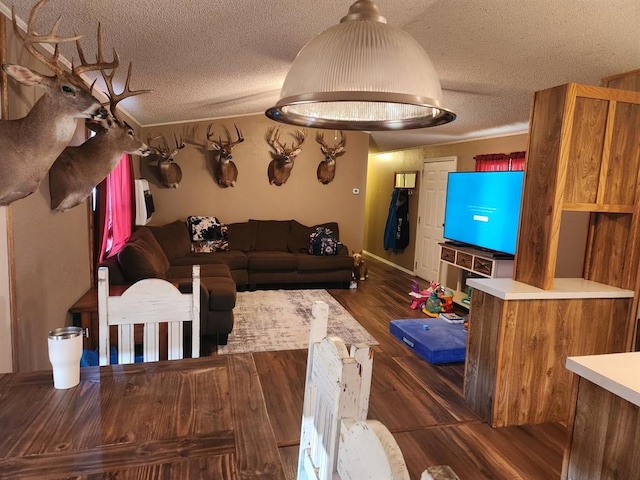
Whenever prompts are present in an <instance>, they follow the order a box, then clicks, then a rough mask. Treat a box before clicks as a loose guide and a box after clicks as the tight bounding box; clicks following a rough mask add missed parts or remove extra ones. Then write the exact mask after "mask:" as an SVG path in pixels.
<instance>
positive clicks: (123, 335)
mask: <svg viewBox="0 0 640 480" xmlns="http://www.w3.org/2000/svg"><path fill="white" fill-rule="evenodd" d="M191 288H192V290H191V293H181V292H180V290H178V288H177V287H176V286H175V285H173V284H172V283H170V282H168V281H166V280H162V279H159V278H148V279H144V280H140V281H138V282H136V283H134V284H133V285H131V287H129V288H127V290H125V292H124V293H123V294H122V295H114V296H111V295H109V269H108V268H106V267H100V268H99V269H98V319H99V338H98V345H99V348H98V350H99V355H100V365H108V364H109V357H110V343H111V342H110V338H109V330H110V328H109V327H110V326H111V325H117V327H118V363H133V362H134V361H135V351H134V350H135V345H134V326H135V325H140V324H142V325H143V330H144V331H143V340H142V344H143V360H144V361H145V362H153V361H157V360H159V353H160V328H159V324H160V323H166V324H167V325H168V327H167V330H168V338H167V345H168V359H169V360H176V359H180V358H184V351H183V350H184V348H183V344H184V324H185V322H191V345H192V351H191V356H192V357H193V358H195V357H199V356H200V266H199V265H194V266H193V270H192V287H191Z"/></svg>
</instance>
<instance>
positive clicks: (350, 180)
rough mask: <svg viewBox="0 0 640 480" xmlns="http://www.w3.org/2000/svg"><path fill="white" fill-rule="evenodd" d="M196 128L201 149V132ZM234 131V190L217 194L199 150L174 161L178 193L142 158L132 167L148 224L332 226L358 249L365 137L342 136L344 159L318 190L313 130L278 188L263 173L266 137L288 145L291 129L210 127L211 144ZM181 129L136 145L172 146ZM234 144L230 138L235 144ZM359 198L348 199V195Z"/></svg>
mask: <svg viewBox="0 0 640 480" xmlns="http://www.w3.org/2000/svg"><path fill="white" fill-rule="evenodd" d="M209 123H211V122H200V123H196V124H194V125H196V126H197V127H198V129H197V132H198V138H200V139H201V140H200V142H201V143H203V142H202V139H203V138H204V135H205V132H206V130H207V125H208V124H209ZM234 123H235V124H236V125H237V126H238V128H240V129H241V131H242V133H243V136H244V138H245V140H244V142H243V143H241V144H239V145H237V146H236V147H235V149H234V150H233V159H234V162H235V164H236V165H237V167H238V172H239V173H238V181H237V183H236V186H235V187H229V188H221V187H219V186H218V185H217V184H216V183H215V181H214V177H213V173H212V168H211V165H212V161H213V160H212V158H211V153H207V158H205V154H204V152H203V151H202V149H201V148H198V147H196V146H193V145H190V144H188V145H187V146H186V147H185V148H184V149H183V150H181V151H180V152H179V153H178V155H177V156H176V162H177V163H178V164H179V165H180V167H181V169H182V173H183V177H182V182H181V183H180V186H179V187H178V188H177V189H169V188H164V187H161V186H160V183H159V180H158V178H157V168H156V167H154V166H152V165H149V163H150V162H149V161H148V160H147V159H145V158H142V159H138V160H137V161H136V164H137V165H138V172H141V174H142V176H143V177H144V178H147V179H148V180H149V183H150V185H151V192H152V194H153V200H154V205H155V209H156V211H155V213H154V215H153V217H152V219H151V222H150V223H151V224H154V225H161V224H164V223H168V222H171V221H173V220H176V219H180V220H185V219H186V218H187V216H189V215H212V216H217V217H218V218H219V219H220V221H222V222H224V223H233V222H242V221H246V220H248V219H250V218H252V219H261V220H271V219H273V220H287V219H291V218H293V219H296V220H298V221H299V222H301V223H304V224H306V225H315V224H318V223H323V222H328V221H337V222H338V224H339V225H340V239H341V241H342V242H344V243H345V244H346V245H347V246H348V247H349V248H350V249H351V250H354V249H358V250H359V249H361V248H362V245H363V232H364V199H365V191H366V171H367V149H368V142H369V136H368V135H367V134H365V133H362V132H345V134H346V137H347V143H346V153H345V154H344V155H343V156H341V157H339V158H338V160H337V167H336V176H335V179H334V180H333V182H331V183H329V184H328V185H322V184H321V183H320V182H318V180H317V177H316V168H317V166H318V163H319V162H320V161H321V160H322V159H323V158H324V157H323V155H322V153H321V151H320V146H319V145H318V143H316V141H315V136H316V132H317V130H315V129H308V130H307V137H306V141H305V143H304V144H303V146H302V152H301V153H300V154H299V155H298V156H297V158H296V160H295V164H294V167H293V170H292V173H291V176H290V177H289V180H288V181H287V182H286V183H285V184H284V185H282V186H279V187H278V186H275V185H271V184H269V180H268V177H267V167H268V165H269V162H270V161H271V155H270V152H271V151H272V150H271V147H270V146H269V145H268V144H267V142H266V140H265V136H266V133H267V130H268V129H269V128H270V127H272V126H280V129H281V134H280V141H281V142H283V143H285V142H286V143H287V144H289V145H290V144H291V142H292V140H293V137H292V136H291V135H289V134H288V133H287V132H294V130H295V129H294V128H293V127H290V126H286V125H281V124H278V123H276V122H273V121H272V120H270V119H268V118H267V117H265V116H264V115H262V114H257V115H251V116H244V117H238V118H228V119H223V120H216V121H213V131H214V133H215V135H216V137H217V136H218V135H220V134H224V130H223V125H226V126H227V128H229V129H230V131H231V132H234V135H235V130H234V127H233V125H234ZM186 127H188V125H184V124H176V125H169V126H163V127H155V128H145V129H143V138H145V139H146V138H147V136H149V135H153V136H155V135H158V134H161V133H163V134H165V135H166V137H167V138H168V139H170V140H171V142H173V134H174V133H176V134H178V135H179V134H181V133H183V132H184V130H185V128H186ZM334 136H335V132H334V131H333V130H331V131H325V140H326V141H331V142H332V141H333V138H334ZM234 138H235V137H234ZM354 188H357V189H359V191H360V194H359V195H354V194H353V189H354Z"/></svg>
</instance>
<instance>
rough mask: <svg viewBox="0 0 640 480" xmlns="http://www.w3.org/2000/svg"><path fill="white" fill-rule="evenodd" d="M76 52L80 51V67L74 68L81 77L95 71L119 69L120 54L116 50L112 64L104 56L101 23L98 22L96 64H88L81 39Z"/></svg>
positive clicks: (114, 50) (77, 41)
mask: <svg viewBox="0 0 640 480" xmlns="http://www.w3.org/2000/svg"><path fill="white" fill-rule="evenodd" d="M76 50H77V51H78V57H80V65H79V66H78V67H73V68H72V71H73V73H74V75H81V74H82V73H84V72H89V71H93V70H111V69H115V68H118V66H119V65H120V57H119V56H118V52H116V49H115V48H114V49H113V60H112V61H111V62H107V61H105V59H104V55H103V53H102V25H101V24H100V22H98V55H97V56H96V63H88V62H87V61H86V58H85V56H84V51H83V50H82V45H80V40H79V39H78V40H76Z"/></svg>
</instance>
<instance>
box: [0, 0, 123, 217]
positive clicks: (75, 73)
mask: <svg viewBox="0 0 640 480" xmlns="http://www.w3.org/2000/svg"><path fill="white" fill-rule="evenodd" d="M47 1H48V0H40V1H39V2H38V3H37V4H36V5H35V6H34V7H33V8H32V9H31V13H30V15H29V22H28V24H27V32H26V33H25V34H24V35H23V34H22V32H21V31H20V29H19V28H18V24H17V21H16V15H15V11H12V18H13V29H14V31H15V34H16V36H17V37H18V38H20V39H22V41H23V42H24V46H25V48H26V49H27V51H28V52H29V53H31V55H33V56H34V57H35V58H36V59H38V60H39V61H40V62H42V63H44V64H45V65H46V66H48V67H49V68H50V69H51V70H52V71H53V72H54V75H53V76H46V75H41V74H39V73H37V72H34V71H32V70H30V69H28V68H26V67H23V66H20V65H11V64H5V65H3V66H2V68H3V69H4V71H5V72H6V73H7V74H8V75H9V76H10V77H11V78H13V79H14V80H16V81H18V82H20V83H22V84H24V85H29V86H38V87H41V88H43V89H44V95H42V96H41V97H40V99H39V100H38V101H37V102H36V103H35V104H34V105H33V107H32V108H31V110H30V111H29V113H28V114H27V115H26V116H25V117H23V118H20V119H17V120H6V119H3V120H0V152H2V153H0V155H1V159H0V160H1V161H0V205H9V204H10V203H12V202H14V201H16V200H18V199H20V198H24V197H26V196H27V195H30V194H31V193H33V192H35V191H36V190H37V189H38V187H39V185H40V182H41V181H42V179H43V178H44V177H45V175H46V174H47V172H48V171H49V168H50V167H51V165H52V164H53V162H54V161H55V160H56V158H58V156H59V155H60V153H62V151H63V150H64V148H65V147H66V146H67V145H68V144H69V142H70V141H71V138H72V137H73V134H74V132H75V130H76V126H77V119H79V118H84V119H92V118H102V119H104V118H106V116H107V110H106V109H105V108H104V107H102V105H100V102H99V101H98V100H96V99H95V98H93V96H92V94H91V92H92V88H93V85H92V86H91V87H88V86H87V85H86V84H85V83H84V81H83V80H82V78H81V76H80V75H81V74H82V73H84V72H87V71H90V70H100V69H110V68H114V66H115V65H117V62H118V59H117V54H116V53H115V51H114V60H113V62H105V61H104V59H103V58H102V52H101V51H100V52H99V54H98V61H97V62H96V63H93V64H89V63H86V62H85V61H84V56H82V55H81V64H80V65H79V66H73V67H72V69H71V72H66V71H65V70H64V68H63V66H62V65H61V64H60V63H59V61H58V57H59V50H58V44H59V43H62V42H70V41H76V40H78V39H79V38H80V37H60V36H58V35H57V30H58V25H59V23H60V19H58V20H57V21H56V22H55V24H54V25H53V27H52V29H51V32H50V33H48V34H46V35H37V34H36V33H35V24H36V18H37V16H38V11H39V10H40V8H41V7H42V6H43V5H44V4H45V3H46V2H47ZM38 43H49V44H54V45H56V48H55V51H54V53H53V56H51V57H47V56H46V55H44V54H43V53H42V52H40V51H39V50H38V49H37V48H36V44H38Z"/></svg>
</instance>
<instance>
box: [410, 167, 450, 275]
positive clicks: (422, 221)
mask: <svg viewBox="0 0 640 480" xmlns="http://www.w3.org/2000/svg"><path fill="white" fill-rule="evenodd" d="M457 162H458V157H442V158H430V159H428V160H425V161H424V162H423V164H422V175H421V179H422V181H421V182H420V199H419V202H418V225H417V230H416V255H415V259H416V261H415V274H416V276H418V277H420V278H423V279H425V280H434V281H442V282H443V283H445V282H446V278H439V276H440V273H439V272H440V246H439V245H438V243H440V242H442V240H443V238H442V226H443V224H444V204H445V199H446V195H447V174H448V173H449V172H455V171H456V166H457Z"/></svg>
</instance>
